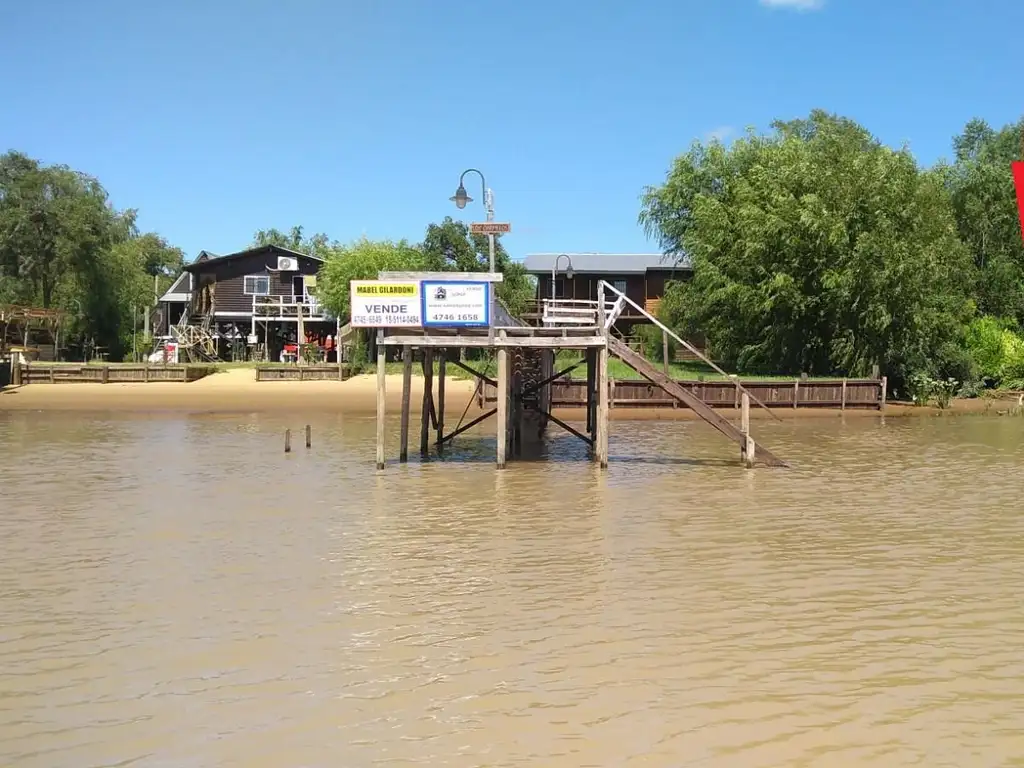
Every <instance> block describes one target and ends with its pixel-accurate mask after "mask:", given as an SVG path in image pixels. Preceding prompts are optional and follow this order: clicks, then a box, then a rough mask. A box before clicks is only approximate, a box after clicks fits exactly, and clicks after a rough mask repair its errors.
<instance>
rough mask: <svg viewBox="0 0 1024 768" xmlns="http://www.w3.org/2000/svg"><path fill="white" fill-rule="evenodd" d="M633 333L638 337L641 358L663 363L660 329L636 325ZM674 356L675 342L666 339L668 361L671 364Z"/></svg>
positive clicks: (671, 339) (670, 338) (669, 338)
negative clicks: (641, 353)
mask: <svg viewBox="0 0 1024 768" xmlns="http://www.w3.org/2000/svg"><path fill="white" fill-rule="evenodd" d="M634 333H635V334H636V335H637V336H639V337H640V341H641V344H642V346H641V350H642V352H643V356H644V357H646V358H647V359H648V360H650V361H651V362H654V363H659V362H664V361H663V359H662V358H663V357H664V346H663V344H664V342H663V340H662V331H661V328H658V327H657V326H655V325H638V326H636V327H635V330H634ZM675 355H676V340H675V339H673V338H672V337H671V336H669V337H668V359H669V361H670V362H671V361H672V360H673V359H675Z"/></svg>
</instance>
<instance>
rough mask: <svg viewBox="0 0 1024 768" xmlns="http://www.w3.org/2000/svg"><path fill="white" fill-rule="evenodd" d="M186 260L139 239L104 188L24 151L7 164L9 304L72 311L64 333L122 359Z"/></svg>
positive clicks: (2, 184)
mask: <svg viewBox="0 0 1024 768" xmlns="http://www.w3.org/2000/svg"><path fill="white" fill-rule="evenodd" d="M182 261H183V254H182V252H181V251H180V250H179V249H177V248H173V247H171V246H170V245H168V244H167V242H166V241H165V240H163V239H162V238H161V237H159V236H158V235H156V234H153V233H149V234H143V235H140V234H139V232H138V228H137V226H136V211H134V210H133V209H128V210H125V211H117V210H115V209H114V208H113V206H112V205H111V204H110V203H109V200H108V198H107V193H106V190H104V189H103V186H102V185H101V184H100V183H99V181H98V180H97V179H95V178H93V177H91V176H88V175H87V174H84V173H80V172H78V171H75V170H73V169H71V168H68V167H67V166H64V165H51V166H46V165H43V164H41V163H40V162H39V161H37V160H34V159H32V158H29V157H27V156H26V155H24V154H21V153H18V152H9V153H7V154H5V155H2V156H0V301H4V302H16V303H22V304H29V305H35V306H41V307H44V308H48V309H49V308H54V309H61V310H64V312H65V313H66V316H67V317H68V318H69V320H68V322H67V323H66V324H65V328H64V331H65V334H66V335H70V336H72V337H74V336H78V337H80V338H84V337H89V338H92V339H94V340H95V341H96V343H97V344H98V345H99V346H103V347H107V348H108V349H109V351H110V355H111V357H112V358H113V359H117V358H118V356H119V355H120V354H121V353H122V351H123V350H124V349H125V348H126V344H127V343H129V342H130V340H131V336H132V328H133V325H134V324H135V322H136V320H137V317H138V312H140V311H141V308H142V307H144V306H148V305H149V304H150V303H151V302H152V298H153V290H154V276H156V279H157V281H158V284H157V285H156V286H155V287H156V289H157V290H160V289H161V288H166V287H167V284H168V283H169V281H170V280H171V279H172V277H173V275H174V274H176V273H177V272H178V271H179V270H180V268H181V264H182Z"/></svg>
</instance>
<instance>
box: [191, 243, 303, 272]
mask: <svg viewBox="0 0 1024 768" xmlns="http://www.w3.org/2000/svg"><path fill="white" fill-rule="evenodd" d="M270 254H278V255H281V256H296V257H300V258H304V259H312V260H313V261H321V262H322V261H323V259H321V258H320V257H319V256H313V255H312V254H310V253H300V252H299V251H293V250H292V249H291V248H284V247H282V246H280V245H258V246H256V247H255V248H249V249H247V250H244V251H238V252H237V253H229V254H227V255H226V256H217V255H216V254H213V253H210V252H209V251H200V252H199V256H197V257H196V260H195V261H193V262H192V263H191V264H186V265H185V267H184V269H185V270H186V271H187V272H200V271H202V270H203V269H205V268H206V267H211V266H214V265H218V264H223V263H224V262H226V261H237V260H238V259H247V258H251V257H252V256H261V255H270Z"/></svg>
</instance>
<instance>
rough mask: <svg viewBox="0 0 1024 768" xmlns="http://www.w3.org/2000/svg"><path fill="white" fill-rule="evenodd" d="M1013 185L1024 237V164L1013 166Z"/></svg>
mask: <svg viewBox="0 0 1024 768" xmlns="http://www.w3.org/2000/svg"><path fill="white" fill-rule="evenodd" d="M1013 185H1014V186H1015V187H1016V188H1017V208H1018V209H1019V211H1020V234H1021V237H1024V163H1014V164H1013Z"/></svg>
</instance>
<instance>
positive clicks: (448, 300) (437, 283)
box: [420, 280, 491, 328]
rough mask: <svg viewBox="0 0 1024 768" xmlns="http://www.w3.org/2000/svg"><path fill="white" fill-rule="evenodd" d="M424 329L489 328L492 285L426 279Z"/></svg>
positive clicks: (422, 294) (422, 290) (424, 286)
mask: <svg viewBox="0 0 1024 768" xmlns="http://www.w3.org/2000/svg"><path fill="white" fill-rule="evenodd" d="M420 293H421V296H422V300H423V327H424V328H430V327H434V328H438V327H446V328H487V327H488V326H489V325H490V324H491V284H490V283H485V282H469V281H462V280H424V281H423V284H422V288H421V291H420Z"/></svg>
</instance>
